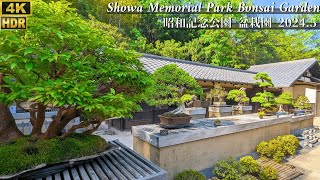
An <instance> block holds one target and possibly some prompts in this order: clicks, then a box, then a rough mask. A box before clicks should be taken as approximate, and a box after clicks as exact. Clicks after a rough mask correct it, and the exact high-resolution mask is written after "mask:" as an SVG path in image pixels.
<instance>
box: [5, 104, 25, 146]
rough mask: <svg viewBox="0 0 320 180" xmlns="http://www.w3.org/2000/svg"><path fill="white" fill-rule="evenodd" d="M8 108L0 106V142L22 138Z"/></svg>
mask: <svg viewBox="0 0 320 180" xmlns="http://www.w3.org/2000/svg"><path fill="white" fill-rule="evenodd" d="M22 136H23V134H22V132H21V131H20V130H19V129H18V127H17V125H16V123H15V120H14V118H13V116H12V114H11V112H10V109H9V107H8V106H6V105H3V104H0V142H8V141H12V140H14V139H16V138H18V137H22Z"/></svg>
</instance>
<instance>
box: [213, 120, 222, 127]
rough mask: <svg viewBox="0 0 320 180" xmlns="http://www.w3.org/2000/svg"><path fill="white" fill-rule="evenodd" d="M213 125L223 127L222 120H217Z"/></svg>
mask: <svg viewBox="0 0 320 180" xmlns="http://www.w3.org/2000/svg"><path fill="white" fill-rule="evenodd" d="M213 124H214V125H215V126H221V120H220V119H216V120H214V122H213Z"/></svg>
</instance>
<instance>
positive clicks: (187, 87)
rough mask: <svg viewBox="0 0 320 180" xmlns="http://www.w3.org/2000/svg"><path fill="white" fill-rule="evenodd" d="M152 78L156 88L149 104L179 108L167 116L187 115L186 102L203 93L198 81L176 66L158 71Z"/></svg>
mask: <svg viewBox="0 0 320 180" xmlns="http://www.w3.org/2000/svg"><path fill="white" fill-rule="evenodd" d="M152 77H153V80H154V86H153V88H152V92H151V96H150V97H149V98H148V99H147V103H148V104H149V105H153V106H164V105H168V106H172V105H176V106H178V108H176V109H175V110H173V111H171V112H169V113H166V114H165V115H167V116H172V114H174V115H179V114H183V113H185V102H187V101H190V100H192V99H193V97H194V95H202V93H203V92H202V88H201V87H200V86H199V85H198V83H197V81H196V80H195V79H194V78H193V77H192V76H190V75H189V74H188V73H187V72H185V71H184V70H183V69H182V68H179V67H178V66H177V65H175V64H169V65H165V66H163V67H161V68H159V69H157V70H156V71H155V72H154V73H153V75H152Z"/></svg>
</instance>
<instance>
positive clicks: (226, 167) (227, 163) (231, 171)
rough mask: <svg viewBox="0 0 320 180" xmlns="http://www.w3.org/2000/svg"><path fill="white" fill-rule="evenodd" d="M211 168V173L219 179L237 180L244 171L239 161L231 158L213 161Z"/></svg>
mask: <svg viewBox="0 0 320 180" xmlns="http://www.w3.org/2000/svg"><path fill="white" fill-rule="evenodd" d="M213 166H214V168H213V172H212V173H213V174H214V175H215V176H216V177H218V178H220V179H230V180H237V179H240V177H241V176H242V175H243V173H244V172H245V170H244V168H243V167H242V166H241V164H240V162H238V161H236V160H235V159H233V158H228V159H226V160H222V161H219V162H217V163H215V164H214V165H213Z"/></svg>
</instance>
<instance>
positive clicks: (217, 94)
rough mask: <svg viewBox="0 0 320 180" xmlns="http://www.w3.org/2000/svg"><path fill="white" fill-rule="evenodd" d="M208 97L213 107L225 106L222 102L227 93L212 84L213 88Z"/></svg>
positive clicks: (216, 84)
mask: <svg viewBox="0 0 320 180" xmlns="http://www.w3.org/2000/svg"><path fill="white" fill-rule="evenodd" d="M209 94H210V95H209V97H211V98H212V99H213V100H212V102H213V104H214V105H225V104H226V102H225V101H224V98H225V97H226V95H227V91H226V90H225V88H223V87H221V86H220V84H219V83H215V84H214V88H213V89H211V90H210V92H209Z"/></svg>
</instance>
